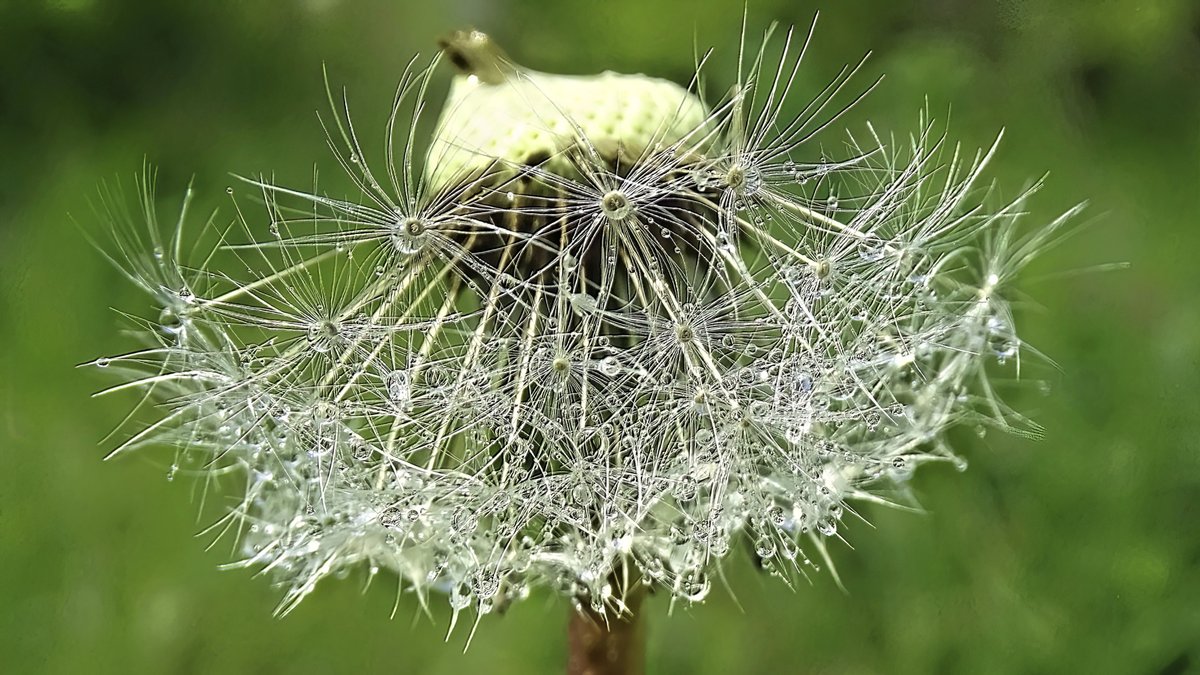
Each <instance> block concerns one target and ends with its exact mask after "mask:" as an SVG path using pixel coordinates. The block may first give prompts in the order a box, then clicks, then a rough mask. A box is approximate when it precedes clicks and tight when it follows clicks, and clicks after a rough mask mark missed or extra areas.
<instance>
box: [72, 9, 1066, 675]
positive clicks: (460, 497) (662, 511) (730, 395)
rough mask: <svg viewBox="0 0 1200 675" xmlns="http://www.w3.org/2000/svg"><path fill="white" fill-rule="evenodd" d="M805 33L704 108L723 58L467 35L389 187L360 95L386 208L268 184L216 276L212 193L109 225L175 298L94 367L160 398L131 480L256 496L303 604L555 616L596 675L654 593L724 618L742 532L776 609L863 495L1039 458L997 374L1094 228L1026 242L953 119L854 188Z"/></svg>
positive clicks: (131, 258)
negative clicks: (531, 57) (1043, 257)
mask: <svg viewBox="0 0 1200 675" xmlns="http://www.w3.org/2000/svg"><path fill="white" fill-rule="evenodd" d="M811 37H812V34H811V31H810V32H808V33H807V34H797V33H795V32H793V31H787V32H786V33H785V34H784V35H783V36H782V40H781V41H779V42H780V43H781V44H780V48H779V49H778V50H776V51H777V52H778V60H775V59H769V58H768V56H767V55H768V52H769V51H770V50H769V48H768V46H769V45H770V44H772V39H771V38H772V34H771V32H768V33H767V35H765V36H764V40H763V46H762V47H761V48H759V49H758V50H757V51H750V52H747V50H746V48H745V47H743V49H742V51H741V53H740V55H739V64H740V67H739V69H738V72H739V74H740V75H739V81H738V82H737V83H736V85H735V86H734V87H732V89H731V90H730V91H731V93H730V94H729V96H728V97H727V98H726V99H725V100H724V101H721V102H718V103H717V104H715V105H711V106H710V105H709V104H708V103H706V102H705V101H704V100H703V98H702V97H701V95H700V94H699V93H698V92H699V91H700V89H701V88H700V86H699V83H700V82H701V79H702V78H701V76H700V73H701V71H702V69H703V63H702V64H701V68H700V69H699V70H698V72H697V76H696V78H695V80H693V82H692V83H690V85H691V86H688V87H684V86H680V85H678V84H675V83H672V82H667V81H664V80H660V79H655V78H652V77H647V76H642V75H620V74H615V73H604V74H602V75H597V76H591V77H574V76H559V75H550V74H545V73H539V72H535V71H531V70H527V69H524V68H521V67H518V66H516V65H514V64H513V63H512V62H511V61H509V60H508V59H507V58H506V57H505V56H504V55H503V53H502V52H500V50H499V49H498V48H497V47H496V46H495V45H494V43H492V42H491V41H490V40H489V39H488V38H487V36H486V35H483V34H482V33H478V32H474V31H468V32H462V33H458V34H455V35H453V36H451V37H450V38H448V39H447V40H445V41H444V42H443V44H442V53H441V55H439V57H437V58H435V59H434V60H433V61H431V62H430V63H428V64H426V65H420V64H418V62H417V61H413V62H412V63H410V65H409V67H408V68H407V69H406V71H405V73H404V74H403V76H402V77H401V81H400V85H399V88H398V90H397V94H396V97H395V101H394V106H393V109H392V114H391V117H390V120H389V123H388V126H387V133H386V138H385V143H384V155H385V156H384V158H383V165H382V170H380V169H378V168H372V165H373V162H370V161H368V155H369V153H368V152H367V151H366V150H365V148H364V147H363V145H362V143H361V142H360V137H359V135H358V132H357V131H356V130H355V128H354V126H353V123H352V122H351V119H350V116H349V106H348V104H347V103H346V101H345V98H344V97H342V99H341V100H339V101H336V102H335V103H334V115H333V116H332V118H330V119H329V120H327V121H326V123H325V127H326V132H327V135H328V138H329V142H330V145H331V147H332V148H333V150H334V152H335V155H336V157H337V159H338V161H339V162H340V164H341V165H342V167H343V168H344V169H345V171H346V173H347V174H348V176H349V177H350V179H352V180H353V181H354V183H355V184H356V186H357V188H358V189H359V190H360V192H361V195H360V196H359V197H357V198H354V199H342V198H335V197H332V196H328V195H325V194H323V193H321V192H318V191H316V190H312V191H307V190H299V189H292V188H286V187H282V186H279V185H276V184H274V183H273V182H272V181H268V180H266V179H257V180H255V179H248V183H249V184H250V185H252V186H254V188H255V190H256V191H257V192H258V194H259V196H260V197H261V200H262V202H263V203H264V204H265V207H266V209H265V211H266V215H265V216H262V217H256V216H254V215H253V214H252V213H248V209H246V208H243V206H242V202H241V201H239V200H235V201H234V205H235V209H236V218H235V220H234V222H233V223H232V224H231V225H229V226H227V227H219V226H218V221H217V220H215V219H212V220H210V221H208V223H207V224H206V225H205V227H204V228H202V233H201V235H200V236H199V237H197V239H198V242H199V243H197V244H196V246H195V247H193V246H190V245H189V246H186V247H185V246H184V240H185V238H186V237H187V236H188V235H187V234H185V231H184V230H185V222H186V221H187V219H188V218H189V214H188V213H187V208H186V206H187V204H188V202H189V201H190V198H191V194H190V192H189V195H188V199H187V200H185V209H184V213H181V214H180V217H179V219H178V225H177V226H176V227H175V229H174V230H173V231H170V232H164V231H163V229H162V228H160V226H159V223H158V220H157V218H156V216H155V213H154V210H153V203H154V199H153V195H152V191H151V190H150V186H151V184H152V182H153V179H152V176H151V175H149V174H147V176H146V177H144V179H143V182H144V186H143V187H145V188H146V189H145V197H144V200H143V204H142V206H143V212H144V214H143V215H144V216H145V220H147V222H148V225H149V226H148V227H147V228H145V229H144V230H142V229H139V227H138V226H136V225H135V224H134V222H135V219H134V218H132V217H130V216H129V215H128V214H127V213H125V212H123V211H122V210H121V208H120V206H119V204H118V203H117V202H116V201H115V200H109V202H108V204H109V206H110V208H111V210H112V212H113V213H114V215H116V218H115V219H114V223H115V225H114V228H113V231H112V234H113V235H114V237H113V240H114V242H115V243H114V245H113V246H110V247H108V250H109V251H110V252H111V253H110V256H111V257H112V259H113V260H114V262H115V263H116V264H117V265H118V267H119V268H120V269H122V270H123V271H124V273H125V274H126V275H127V276H128V277H129V279H130V280H131V281H133V282H134V283H135V284H137V285H138V286H139V287H140V288H141V289H143V290H144V291H146V292H147V293H149V294H150V295H151V297H152V298H153V301H154V303H155V306H156V308H155V309H154V310H153V312H152V314H151V317H156V318H150V319H145V320H135V323H136V324H137V326H138V327H139V328H140V329H141V332H142V333H143V335H144V339H145V344H144V346H143V347H142V348H141V349H139V350H137V351H133V352H130V353H126V354H122V355H117V356H111V357H105V358H103V359H97V360H96V361H95V362H94V364H95V365H96V366H106V367H108V372H114V371H115V372H119V373H120V374H121V375H120V376H121V378H122V379H121V381H120V383H119V384H117V385H115V386H113V387H112V388H110V389H109V390H107V391H108V392H113V391H123V390H129V389H135V390H139V391H141V392H142V399H141V404H140V405H139V406H138V410H137V411H135V412H134V413H132V414H131V415H130V418H129V420H127V422H128V424H130V425H133V428H132V430H131V431H130V433H129V434H128V436H127V438H126V440H124V441H123V442H122V443H121V444H120V445H119V446H118V447H117V448H116V449H115V450H114V452H113V454H114V455H117V454H123V453H125V452H128V451H131V450H133V449H135V448H139V447H143V446H150V445H153V446H164V445H165V446H167V447H170V448H172V449H173V450H174V452H175V459H174V461H173V465H172V470H171V475H175V474H176V473H185V474H192V475H198V476H203V477H205V480H206V486H209V487H212V488H213V489H218V488H219V489H221V490H222V491H224V492H227V493H232V494H234V495H236V497H237V500H236V502H235V504H234V505H233V506H232V507H231V508H229V509H228V512H227V513H225V515H224V517H223V518H222V519H221V520H220V521H219V523H217V525H216V526H215V530H216V531H221V532H227V533H230V534H231V535H232V536H234V537H236V539H237V541H238V542H239V543H240V548H241V551H242V554H243V555H242V557H241V559H240V562H239V564H241V565H245V566H248V567H253V568H257V569H263V570H268V571H270V572H272V573H274V575H275V578H276V579H278V580H279V583H280V584H281V585H282V586H283V587H284V589H285V590H286V593H285V596H284V599H283V601H282V603H281V605H280V607H279V611H280V612H287V611H289V610H290V609H292V608H293V607H295V606H296V604H297V603H298V602H300V601H301V600H302V599H303V598H304V597H305V596H306V595H307V594H308V593H310V592H311V591H312V590H313V588H314V587H315V585H316V584H317V583H318V582H319V581H320V580H321V579H323V578H325V577H327V576H329V575H334V574H337V573H339V572H343V571H345V570H348V569H351V568H355V567H358V566H365V567H366V568H367V569H369V571H370V573H371V576H372V577H374V575H375V574H376V573H378V572H379V571H380V570H389V571H391V572H393V573H394V574H395V575H396V576H397V577H398V579H399V580H400V584H401V586H402V588H406V589H408V590H410V591H411V592H413V593H415V594H416V595H417V596H418V597H419V598H420V600H421V602H422V603H428V602H430V601H432V599H433V598H435V597H446V598H448V601H449V604H450V606H451V608H452V610H453V613H454V617H455V619H456V620H457V619H458V617H459V615H460V614H462V613H469V614H470V615H472V616H474V617H475V622H476V623H477V622H478V619H479V617H481V616H483V615H486V614H488V613H490V612H494V611H497V610H500V609H503V608H506V607H507V606H509V605H510V604H512V603H514V602H516V601H519V600H522V599H524V598H526V597H528V595H529V594H530V593H531V591H532V590H533V589H538V588H548V589H551V590H552V591H554V592H557V593H560V594H562V595H564V596H565V597H566V598H568V599H569V600H570V601H571V602H572V603H573V604H574V607H575V612H574V614H573V616H574V617H575V618H574V619H573V624H572V633H571V636H572V638H571V639H572V664H573V665H572V666H571V667H572V668H574V669H575V670H577V671H578V672H584V670H585V669H586V668H588V667H596V664H595V663H594V662H593V661H594V660H595V659H597V658H601V659H602V658H608V657H607V656H604V654H614V653H615V654H617V655H618V656H620V655H621V654H628V653H631V650H632V651H636V649H635V645H634V643H635V642H636V632H635V630H634V625H633V621H632V620H633V617H634V616H635V615H636V612H637V608H638V605H639V603H640V602H641V599H642V597H643V595H644V594H645V593H646V592H648V591H650V590H652V589H658V590H659V591H661V592H663V593H664V594H665V595H667V596H668V597H669V598H670V601H671V603H672V604H674V603H685V604H691V603H697V602H701V601H703V600H704V599H705V597H706V596H707V595H708V594H709V592H710V590H711V588H712V585H713V577H714V575H715V574H716V573H717V572H718V571H719V569H720V565H721V563H722V560H724V559H725V558H727V556H729V555H730V554H731V553H730V552H731V551H733V550H734V549H735V547H736V546H737V542H738V540H746V541H747V542H748V543H749V547H748V548H749V549H750V550H751V551H752V552H753V553H752V555H753V556H754V557H755V559H756V560H757V562H758V565H759V566H760V567H761V568H762V569H763V570H764V571H765V572H766V573H768V574H771V575H774V576H777V577H780V578H781V579H783V580H785V581H790V580H793V579H795V578H796V577H797V576H803V575H807V574H808V573H810V572H811V571H815V570H818V569H819V568H821V567H823V566H828V556H827V554H826V542H828V541H829V540H830V539H835V538H839V537H840V535H839V531H840V529H841V525H842V522H843V521H844V520H845V519H846V518H848V517H850V516H851V515H853V514H854V511H853V504H854V503H856V502H859V501H863V500H866V501H877V502H884V503H890V499H889V498H888V497H887V495H888V494H889V493H891V492H893V491H894V489H895V488H896V487H899V486H902V485H903V484H904V482H905V481H906V480H907V478H908V477H909V476H910V475H911V474H912V472H913V470H914V469H915V468H916V467H918V466H920V465H923V464H926V463H930V462H950V463H954V464H955V465H961V464H962V460H961V459H960V457H959V456H958V455H957V454H956V453H955V452H954V450H953V449H952V448H951V446H950V445H949V443H948V441H947V431H948V430H949V429H951V428H953V427H955V426H959V425H976V426H994V427H999V428H1005V429H1015V430H1018V431H1024V432H1026V433H1036V431H1037V427H1036V426H1035V425H1034V424H1033V423H1032V422H1030V421H1029V420H1027V419H1025V418H1023V417H1022V416H1021V415H1019V414H1018V413H1017V412H1015V411H1013V410H1012V409H1010V408H1008V407H1007V406H1005V404H1004V403H1003V402H1002V401H1001V400H1000V398H999V395H998V394H997V391H996V386H995V383H994V381H993V380H992V379H991V378H992V376H993V375H994V374H995V373H996V372H998V370H999V369H1002V368H1007V369H1010V370H1013V371H1016V369H1017V368H1018V367H1019V364H1020V357H1021V355H1022V353H1023V352H1024V350H1025V347H1024V345H1023V343H1022V342H1021V340H1020V338H1018V337H1017V334H1016V332H1015V329H1014V321H1013V316H1012V310H1011V305H1010V301H1009V299H1010V298H1011V297H1013V296H1012V282H1013V280H1014V277H1015V275H1016V273H1017V272H1018V271H1019V270H1020V269H1021V268H1022V267H1023V266H1024V265H1025V264H1026V263H1027V262H1028V261H1029V260H1030V259H1032V258H1033V257H1034V256H1035V255H1036V254H1037V253H1039V252H1040V251H1041V250H1044V249H1045V248H1046V247H1047V246H1048V245H1049V244H1050V243H1052V239H1053V238H1054V236H1055V233H1056V232H1057V231H1058V230H1059V228H1060V226H1061V224H1062V223H1063V222H1065V220H1066V219H1067V218H1068V217H1069V216H1070V215H1071V214H1067V215H1066V216H1064V217H1063V218H1061V219H1059V220H1057V221H1055V222H1054V223H1052V224H1051V225H1050V226H1048V227H1046V228H1043V229H1041V230H1040V231H1039V232H1038V233H1036V234H1034V235H1033V236H1032V237H1028V236H1026V237H1022V236H1020V235H1019V234H1018V232H1017V227H1018V223H1019V221H1020V218H1021V215H1022V213H1023V210H1024V209H1023V204H1024V201H1025V199H1026V197H1028V195H1029V194H1030V193H1032V192H1033V190H1029V191H1028V192H1027V193H1025V194H1023V195H1022V196H1021V197H1020V198H1019V199H1017V200H1015V201H1013V202H1010V203H1007V204H1005V205H1003V206H1001V207H1000V208H998V209H995V210H988V209H986V208H984V206H983V205H982V204H984V203H986V201H987V195H986V190H983V191H982V192H981V190H980V189H978V188H977V183H978V182H979V178H980V175H981V173H982V171H983V169H984V167H985V165H986V164H987V163H988V162H989V160H990V159H991V157H992V155H993V151H994V147H993V148H989V149H988V150H986V151H984V152H980V153H976V154H974V155H968V154H965V153H963V152H962V151H961V150H960V149H959V148H958V147H957V146H951V145H949V144H948V143H947V141H945V140H944V138H942V137H941V136H939V135H938V134H937V133H936V132H935V127H934V125H933V124H932V123H931V122H930V121H929V120H928V119H926V118H924V117H923V118H922V120H921V128H920V133H918V134H917V135H916V136H914V137H912V138H910V139H907V140H905V141H901V142H897V141H895V140H894V139H891V138H889V139H887V140H886V141H885V140H884V138H882V137H881V136H879V135H878V134H876V132H875V130H874V129H873V128H871V127H868V134H867V136H868V137H869V139H870V140H869V142H860V140H859V139H858V138H856V137H855V136H854V135H852V134H851V135H847V137H846V141H845V143H844V153H843V154H842V156H841V157H840V158H838V159H830V158H828V157H827V156H826V155H825V154H824V153H825V152H826V151H828V148H825V147H822V148H814V147H812V143H813V140H812V139H813V137H814V136H815V135H816V134H817V133H819V132H822V131H823V130H825V129H826V128H827V127H829V126H830V125H831V124H832V123H834V122H835V121H836V120H837V119H838V117H839V116H840V114H841V112H842V111H843V110H844V109H845V108H846V107H847V104H846V103H842V102H839V101H840V99H841V98H842V91H843V90H844V88H845V87H846V83H847V82H848V80H849V77H850V75H852V74H853V72H854V71H855V70H856V69H853V68H852V69H847V70H846V71H844V72H843V73H842V74H840V75H839V76H838V77H837V78H836V79H835V80H834V82H833V84H832V85H830V87H829V88H827V89H826V90H825V91H822V92H819V93H818V94H817V95H816V96H815V97H810V98H803V94H801V93H800V92H798V91H797V87H796V86H795V81H796V74H797V72H798V69H799V68H800V67H801V58H802V56H803V53H804V51H805V49H806V48H807V47H808V44H809V41H810V39H811ZM443 59H445V60H447V61H449V62H450V64H451V65H452V66H453V67H454V68H455V69H456V70H457V75H455V77H454V79H453V83H452V86H451V90H450V93H449V96H448V99H447V101H446V103H445V105H444V107H443V108H442V109H441V111H440V113H439V115H438V119H437V121H436V126H435V130H434V132H433V137H432V139H431V140H430V141H428V142H425V141H423V140H422V139H419V138H418V132H417V129H418V128H424V127H421V125H420V122H421V121H422V120H423V119H424V118H425V117H426V116H428V115H429V110H428V107H427V104H428V87H429V84H430V82H431V79H432V78H433V77H434V75H435V73H438V72H441V70H442V69H443V68H444V66H443V65H442V61H443ZM333 98H334V97H332V96H331V100H332V99H333ZM851 102H852V101H851ZM797 109H799V110H800V112H799V113H798V114H797V113H795V112H794V111H795V110H797ZM409 110H411V111H412V112H411V115H408V114H406V112H405V111H409ZM380 171H382V173H381V172H380ZM143 420H144V421H143ZM138 424H140V425H141V426H136V425H138ZM452 628H453V626H452ZM597 654H600V656H597ZM621 658H622V659H624V658H627V657H625V656H621ZM589 663H590V664H591V665H590V666H589V665H588V664H589ZM610 665H611V664H610ZM628 667H631V668H632V667H634V666H628ZM597 672H599V671H597ZM605 672H607V671H605ZM613 672H616V671H613Z"/></svg>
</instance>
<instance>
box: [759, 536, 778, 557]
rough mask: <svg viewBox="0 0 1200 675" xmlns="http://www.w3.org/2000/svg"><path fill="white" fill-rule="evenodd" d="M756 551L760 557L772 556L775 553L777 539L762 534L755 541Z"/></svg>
mask: <svg viewBox="0 0 1200 675" xmlns="http://www.w3.org/2000/svg"><path fill="white" fill-rule="evenodd" d="M754 552H755V553H756V554H758V557H759V558H770V557H771V556H773V555H775V540H774V539H772V538H771V537H770V536H769V535H765V534H764V535H762V536H761V537H759V538H758V540H757V541H755V542H754Z"/></svg>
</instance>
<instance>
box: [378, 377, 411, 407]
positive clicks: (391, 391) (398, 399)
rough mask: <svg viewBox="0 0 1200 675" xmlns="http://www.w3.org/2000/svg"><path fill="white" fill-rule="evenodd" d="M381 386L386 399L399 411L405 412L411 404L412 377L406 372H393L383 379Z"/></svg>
mask: <svg viewBox="0 0 1200 675" xmlns="http://www.w3.org/2000/svg"><path fill="white" fill-rule="evenodd" d="M383 386H384V388H385V389H386V390H387V397H388V400H390V401H391V402H392V403H393V404H394V405H395V406H396V407H397V408H399V409H400V410H407V409H408V408H409V407H410V406H411V404H412V376H411V375H410V374H409V373H408V371H407V370H400V369H397V370H393V371H391V372H390V373H388V374H387V375H385V376H384V378H383Z"/></svg>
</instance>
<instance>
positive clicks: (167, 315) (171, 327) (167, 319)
mask: <svg viewBox="0 0 1200 675" xmlns="http://www.w3.org/2000/svg"><path fill="white" fill-rule="evenodd" d="M158 326H159V328H161V329H162V331H163V332H164V333H166V334H168V335H178V334H179V333H180V332H181V331H182V330H183V318H182V317H180V316H179V313H178V312H176V311H175V310H174V309H172V308H170V307H163V309H162V311H161V312H159V313H158Z"/></svg>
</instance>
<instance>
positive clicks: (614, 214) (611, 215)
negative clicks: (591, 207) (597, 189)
mask: <svg viewBox="0 0 1200 675" xmlns="http://www.w3.org/2000/svg"><path fill="white" fill-rule="evenodd" d="M600 210H601V211H603V212H604V216H605V217H606V218H608V219H609V220H610V221H613V222H616V221H621V220H625V218H627V217H628V216H629V214H630V213H632V212H633V204H631V203H630V202H629V197H627V196H625V193H624V192H621V191H620V190H610V191H608V192H607V193H606V194H605V195H604V196H603V197H601V198H600Z"/></svg>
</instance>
